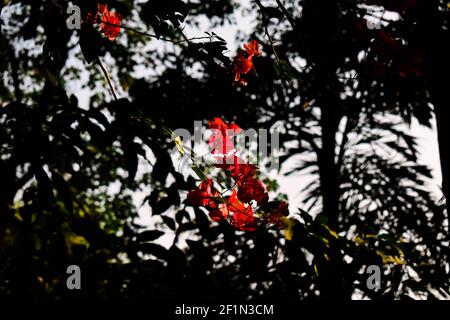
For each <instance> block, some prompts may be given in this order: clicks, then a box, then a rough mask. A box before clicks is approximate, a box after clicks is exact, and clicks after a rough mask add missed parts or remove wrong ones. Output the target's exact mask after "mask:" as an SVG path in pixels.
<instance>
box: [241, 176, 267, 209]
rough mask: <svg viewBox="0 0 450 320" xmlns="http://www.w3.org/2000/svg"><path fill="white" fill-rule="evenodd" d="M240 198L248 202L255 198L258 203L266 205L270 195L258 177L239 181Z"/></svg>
mask: <svg viewBox="0 0 450 320" xmlns="http://www.w3.org/2000/svg"><path fill="white" fill-rule="evenodd" d="M238 186H239V188H238V198H239V200H241V201H242V202H245V203H248V202H250V201H252V200H255V201H256V202H257V203H258V205H264V204H266V203H267V201H268V200H269V195H268V193H267V192H266V189H265V188H264V185H263V183H262V182H261V181H260V180H258V179H256V178H247V179H243V180H240V181H239V182H238Z"/></svg>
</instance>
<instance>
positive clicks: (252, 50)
mask: <svg viewBox="0 0 450 320" xmlns="http://www.w3.org/2000/svg"><path fill="white" fill-rule="evenodd" d="M244 48H245V51H244V50H242V49H238V52H237V56H236V58H235V59H234V68H233V73H234V81H235V82H238V83H239V84H241V85H247V82H246V81H245V80H244V79H242V75H245V74H247V73H249V72H250V71H251V70H252V69H254V66H253V57H259V56H261V51H260V49H259V43H258V41H256V40H253V41H251V42H250V43H249V44H244Z"/></svg>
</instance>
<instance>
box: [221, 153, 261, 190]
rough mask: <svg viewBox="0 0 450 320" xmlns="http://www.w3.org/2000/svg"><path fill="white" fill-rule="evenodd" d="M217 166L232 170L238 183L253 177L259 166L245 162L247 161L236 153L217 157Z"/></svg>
mask: <svg viewBox="0 0 450 320" xmlns="http://www.w3.org/2000/svg"><path fill="white" fill-rule="evenodd" d="M216 167H217V168H221V169H223V170H226V171H228V172H230V175H231V177H232V178H233V179H234V181H235V182H236V183H238V184H239V181H241V180H243V179H246V178H251V177H253V176H255V175H256V170H257V169H258V167H257V166H255V165H254V164H248V163H245V161H244V160H243V159H241V158H239V157H237V156H236V155H234V154H233V155H231V156H224V157H221V158H217V162H216Z"/></svg>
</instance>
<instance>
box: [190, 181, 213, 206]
mask: <svg viewBox="0 0 450 320" xmlns="http://www.w3.org/2000/svg"><path fill="white" fill-rule="evenodd" d="M212 184H213V181H212V180H211V179H207V180H205V181H202V182H201V183H200V185H199V187H198V189H195V190H191V191H189V193H188V196H187V200H188V202H189V203H190V204H192V205H194V206H203V207H211V208H215V207H216V204H215V203H214V201H213V199H212V198H215V197H217V196H218V195H219V193H218V192H217V191H216V190H213V188H212Z"/></svg>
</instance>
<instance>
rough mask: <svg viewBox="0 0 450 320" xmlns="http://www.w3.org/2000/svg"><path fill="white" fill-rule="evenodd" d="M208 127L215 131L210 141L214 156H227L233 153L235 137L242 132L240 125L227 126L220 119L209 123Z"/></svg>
mask: <svg viewBox="0 0 450 320" xmlns="http://www.w3.org/2000/svg"><path fill="white" fill-rule="evenodd" d="M208 127H209V129H213V130H214V132H213V134H212V136H211V138H210V139H209V141H208V144H209V145H210V148H211V153H212V154H216V153H221V154H227V153H228V152H230V151H232V150H233V149H234V143H233V136H234V135H235V134H237V133H239V132H241V131H242V129H241V128H240V127H239V126H238V125H236V124H234V123H231V124H226V123H225V122H223V120H222V119H220V118H214V119H213V120H211V121H209V123H208Z"/></svg>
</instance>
